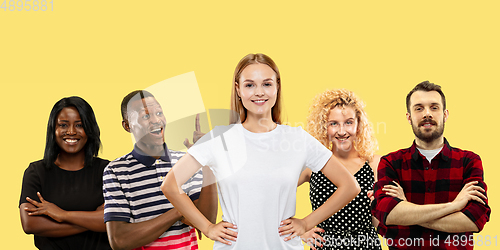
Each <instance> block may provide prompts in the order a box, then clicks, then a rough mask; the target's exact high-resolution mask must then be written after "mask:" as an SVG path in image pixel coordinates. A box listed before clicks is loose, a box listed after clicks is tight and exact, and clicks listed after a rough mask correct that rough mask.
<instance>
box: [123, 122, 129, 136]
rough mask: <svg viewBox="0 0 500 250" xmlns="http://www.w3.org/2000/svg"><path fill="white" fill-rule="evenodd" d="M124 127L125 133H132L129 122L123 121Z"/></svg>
mask: <svg viewBox="0 0 500 250" xmlns="http://www.w3.org/2000/svg"><path fill="white" fill-rule="evenodd" d="M122 127H123V129H125V131H127V132H129V133H130V126H129V124H128V121H127V120H123V121H122Z"/></svg>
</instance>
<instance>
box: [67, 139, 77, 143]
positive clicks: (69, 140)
mask: <svg viewBox="0 0 500 250" xmlns="http://www.w3.org/2000/svg"><path fill="white" fill-rule="evenodd" d="M64 141H66V142H69V143H73V142H77V141H78V140H75V139H65V140H64Z"/></svg>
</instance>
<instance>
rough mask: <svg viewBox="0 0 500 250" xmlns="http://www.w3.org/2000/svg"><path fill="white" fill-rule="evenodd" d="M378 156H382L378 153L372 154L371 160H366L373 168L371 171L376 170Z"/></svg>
mask: <svg viewBox="0 0 500 250" xmlns="http://www.w3.org/2000/svg"><path fill="white" fill-rule="evenodd" d="M380 158H382V156H380V155H373V158H372V160H371V161H369V162H368V164H369V165H370V167H371V168H372V169H373V172H376V171H377V167H378V164H379V163H380Z"/></svg>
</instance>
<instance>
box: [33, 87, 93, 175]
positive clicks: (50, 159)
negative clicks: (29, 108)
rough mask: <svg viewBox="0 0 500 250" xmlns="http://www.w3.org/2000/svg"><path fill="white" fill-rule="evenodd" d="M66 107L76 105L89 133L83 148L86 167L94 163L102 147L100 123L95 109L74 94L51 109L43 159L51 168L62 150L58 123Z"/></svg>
mask: <svg viewBox="0 0 500 250" xmlns="http://www.w3.org/2000/svg"><path fill="white" fill-rule="evenodd" d="M66 107H75V108H76V110H78V113H79V114H80V118H81V119H82V126H83V130H84V131H85V134H86V135H87V143H85V146H84V147H83V149H82V150H84V152H85V163H84V164H85V167H87V166H91V165H92V160H93V158H94V157H97V155H98V153H99V148H100V147H101V138H100V136H101V132H100V130H99V125H97V121H96V119H95V115H94V110H92V107H91V106H90V105H89V104H88V103H87V102H86V101H85V100H83V99H82V98H81V97H78V96H72V97H65V98H63V99H61V100H59V101H58V102H56V104H54V107H53V108H52V111H50V115H49V122H48V124H47V139H46V141H45V153H44V155H43V161H44V164H45V166H46V167H48V168H50V166H52V164H53V163H54V162H55V161H56V159H57V155H59V152H61V148H60V147H59V145H57V142H56V123H57V116H58V115H59V113H60V112H61V110H63V109H64V108H66Z"/></svg>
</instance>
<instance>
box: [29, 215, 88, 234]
mask: <svg viewBox="0 0 500 250" xmlns="http://www.w3.org/2000/svg"><path fill="white" fill-rule="evenodd" d="M20 212H21V224H22V227H23V230H24V232H25V233H27V234H35V235H38V236H43V237H66V236H70V235H75V234H79V233H82V232H85V231H87V229H85V228H83V227H79V226H76V225H73V224H69V223H59V222H57V221H55V220H52V219H51V218H49V217H47V216H45V215H38V216H30V215H28V213H27V212H26V211H20ZM23 213H24V214H23Z"/></svg>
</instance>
